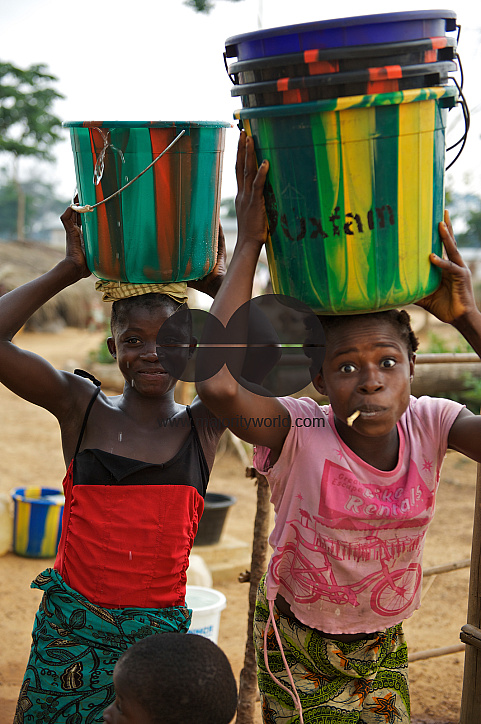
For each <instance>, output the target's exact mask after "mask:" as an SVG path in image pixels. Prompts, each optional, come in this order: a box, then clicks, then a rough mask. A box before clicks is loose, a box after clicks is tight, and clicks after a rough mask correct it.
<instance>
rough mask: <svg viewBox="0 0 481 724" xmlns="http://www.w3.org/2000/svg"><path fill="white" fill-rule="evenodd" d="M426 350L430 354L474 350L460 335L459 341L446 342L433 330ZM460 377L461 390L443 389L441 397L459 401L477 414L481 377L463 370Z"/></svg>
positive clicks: (480, 394)
mask: <svg viewBox="0 0 481 724" xmlns="http://www.w3.org/2000/svg"><path fill="white" fill-rule="evenodd" d="M427 351H428V352H430V353H431V354H445V353H447V352H450V353H453V352H454V353H458V354H459V353H463V352H464V353H466V352H469V353H472V352H474V350H473V348H472V347H471V345H470V344H469V343H468V342H466V340H465V339H464V338H463V337H461V336H460V338H459V341H457V342H455V343H447V342H446V340H445V339H443V338H442V337H440V336H438V335H437V334H435V333H434V332H429V335H428V350H427ZM461 378H462V380H463V387H464V389H463V390H461V391H459V390H444V391H443V394H442V395H441V397H447V398H448V399H450V400H454V401H455V402H460V403H461V404H462V405H466V407H467V408H468V410H471V412H474V413H475V414H476V415H478V414H479V410H480V407H481V378H478V377H475V376H474V375H473V374H472V373H471V372H463V373H462V375H461ZM436 396H437V395H436Z"/></svg>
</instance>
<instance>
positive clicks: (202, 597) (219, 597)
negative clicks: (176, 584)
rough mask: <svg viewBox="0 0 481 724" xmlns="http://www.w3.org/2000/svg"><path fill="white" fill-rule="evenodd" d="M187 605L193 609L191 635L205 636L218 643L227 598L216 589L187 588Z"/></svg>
mask: <svg viewBox="0 0 481 724" xmlns="http://www.w3.org/2000/svg"><path fill="white" fill-rule="evenodd" d="M185 603H186V606H187V607H188V608H191V609H192V623H191V625H190V628H189V633H193V634H198V635H199V636H205V637H206V638H208V639H210V640H211V641H213V642H214V643H215V644H216V643H217V638H218V636H219V626H220V615H221V613H222V611H223V610H224V608H225V607H226V597H225V596H224V594H223V593H221V592H220V591H216V590H215V589H214V588H204V587H203V586H186V593H185Z"/></svg>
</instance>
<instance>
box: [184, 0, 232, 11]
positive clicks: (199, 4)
mask: <svg viewBox="0 0 481 724" xmlns="http://www.w3.org/2000/svg"><path fill="white" fill-rule="evenodd" d="M230 2H234V3H236V2H240V0H230ZM185 5H187V6H188V7H189V8H192V9H193V10H195V11H196V12H198V13H210V11H211V10H212V8H213V7H214V3H213V2H211V1H210V0H185Z"/></svg>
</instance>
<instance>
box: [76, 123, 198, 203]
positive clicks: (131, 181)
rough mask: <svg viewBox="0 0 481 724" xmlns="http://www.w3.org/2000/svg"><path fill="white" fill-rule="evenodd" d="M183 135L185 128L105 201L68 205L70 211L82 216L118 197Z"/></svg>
mask: <svg viewBox="0 0 481 724" xmlns="http://www.w3.org/2000/svg"><path fill="white" fill-rule="evenodd" d="M184 133H185V128H184V129H183V130H182V131H181V132H180V133H179V135H178V136H176V137H175V138H174V140H173V141H172V142H171V143H169V145H168V146H167V148H165V149H164V150H163V151H162V153H159V155H158V156H157V157H156V158H154V160H153V161H152V163H149V165H148V166H147V167H146V168H144V170H143V171H141V172H140V173H139V174H137V176H136V177H135V178H133V179H131V180H130V181H129V182H128V183H126V184H125V186H122V188H121V189H118V190H117V191H115V192H114V193H113V194H111V195H110V196H107V198H106V199H102V201H98V202H97V203H96V204H93V205H90V204H86V205H85V206H78V205H77V204H71V205H70V208H71V209H72V211H76V212H77V213H78V214H84V213H85V212H86V211H93V210H94V209H95V208H96V207H97V206H100V205H101V204H105V202H106V201H110V199H113V198H114V196H118V195H119V194H121V193H122V191H124V190H125V189H126V188H127V187H128V186H130V185H131V184H133V183H134V181H137V179H138V178H140V177H141V176H142V175H143V174H144V173H145V172H146V171H148V170H149V168H152V166H153V165H154V163H156V162H157V161H158V160H159V158H162V156H163V155H164V153H167V151H169V150H170V149H171V148H172V146H173V145H174V144H175V143H177V141H178V140H179V139H180V138H181V137H182V136H183V135H184Z"/></svg>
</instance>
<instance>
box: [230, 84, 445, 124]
mask: <svg viewBox="0 0 481 724" xmlns="http://www.w3.org/2000/svg"><path fill="white" fill-rule="evenodd" d="M457 94H458V89H457V88H456V86H454V85H453V86H439V87H432V88H412V89H409V90H404V91H395V92H393V93H373V94H371V95H359V96H345V97H342V98H327V99H325V100H322V101H310V102H309V103H292V104H286V105H279V106H260V107H256V108H239V109H238V110H236V111H234V118H235V119H236V120H242V119H244V118H245V119H249V118H263V117H265V116H269V117H272V116H274V117H276V116H301V115H309V114H312V113H319V112H322V111H343V110H346V109H348V108H370V107H371V106H391V105H400V104H401V103H416V102H419V101H430V100H441V99H442V98H456V97H457Z"/></svg>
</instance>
